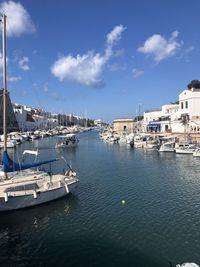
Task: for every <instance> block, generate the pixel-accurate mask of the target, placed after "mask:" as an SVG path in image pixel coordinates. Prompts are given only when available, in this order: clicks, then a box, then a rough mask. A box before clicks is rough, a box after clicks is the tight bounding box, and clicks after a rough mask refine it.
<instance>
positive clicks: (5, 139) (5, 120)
mask: <svg viewBox="0 0 200 267" xmlns="http://www.w3.org/2000/svg"><path fill="white" fill-rule="evenodd" d="M1 16H2V19H1V23H2V61H3V62H2V63H3V135H4V152H6V151H7V110H6V109H7V80H6V15H5V14H2V15H1ZM5 178H7V173H6V172H5Z"/></svg>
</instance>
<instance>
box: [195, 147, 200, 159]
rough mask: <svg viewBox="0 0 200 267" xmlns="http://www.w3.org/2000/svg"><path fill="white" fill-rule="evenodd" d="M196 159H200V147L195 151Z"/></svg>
mask: <svg viewBox="0 0 200 267" xmlns="http://www.w3.org/2000/svg"><path fill="white" fill-rule="evenodd" d="M193 156H194V157H200V147H198V148H196V149H195V151H194V152H193Z"/></svg>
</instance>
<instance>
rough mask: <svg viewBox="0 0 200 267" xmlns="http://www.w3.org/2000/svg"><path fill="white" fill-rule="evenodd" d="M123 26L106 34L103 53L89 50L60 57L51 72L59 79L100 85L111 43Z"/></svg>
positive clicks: (110, 54) (111, 51) (111, 48)
mask: <svg viewBox="0 0 200 267" xmlns="http://www.w3.org/2000/svg"><path fill="white" fill-rule="evenodd" d="M124 30H125V28H124V27H123V26H122V25H119V26H116V27H114V29H113V31H112V32H110V33H109V34H108V35H107V41H106V49H105V52H104V54H103V55H101V54H99V53H95V52H93V51H89V52H87V53H86V54H83V55H79V54H78V55H77V56H75V57H74V56H72V55H67V56H63V57H60V58H59V59H58V60H57V61H55V62H54V64H53V65H52V67H51V72H52V74H53V75H54V76H55V77H57V78H58V79H59V80H60V81H64V80H71V81H75V82H78V83H80V84H82V85H85V86H89V87H101V86H102V85H103V82H102V81H101V79H100V75H101V73H102V71H103V69H104V66H105V64H106V63H107V62H108V60H109V59H110V57H111V56H112V53H113V45H114V44H115V43H116V42H117V41H118V40H119V39H120V38H121V34H122V32H123V31H124Z"/></svg>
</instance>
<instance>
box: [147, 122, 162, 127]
mask: <svg viewBox="0 0 200 267" xmlns="http://www.w3.org/2000/svg"><path fill="white" fill-rule="evenodd" d="M147 127H160V123H149V124H147Z"/></svg>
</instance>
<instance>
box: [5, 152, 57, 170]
mask: <svg viewBox="0 0 200 267" xmlns="http://www.w3.org/2000/svg"><path fill="white" fill-rule="evenodd" d="M56 160H58V159H51V160H43V161H38V162H33V163H26V164H19V163H16V162H14V161H12V159H11V158H10V157H9V156H8V153H7V151H4V152H3V159H2V165H3V169H2V171H4V172H14V171H21V170H25V169H29V168H33V167H37V166H40V165H43V164H47V163H51V162H54V161H56Z"/></svg>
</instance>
